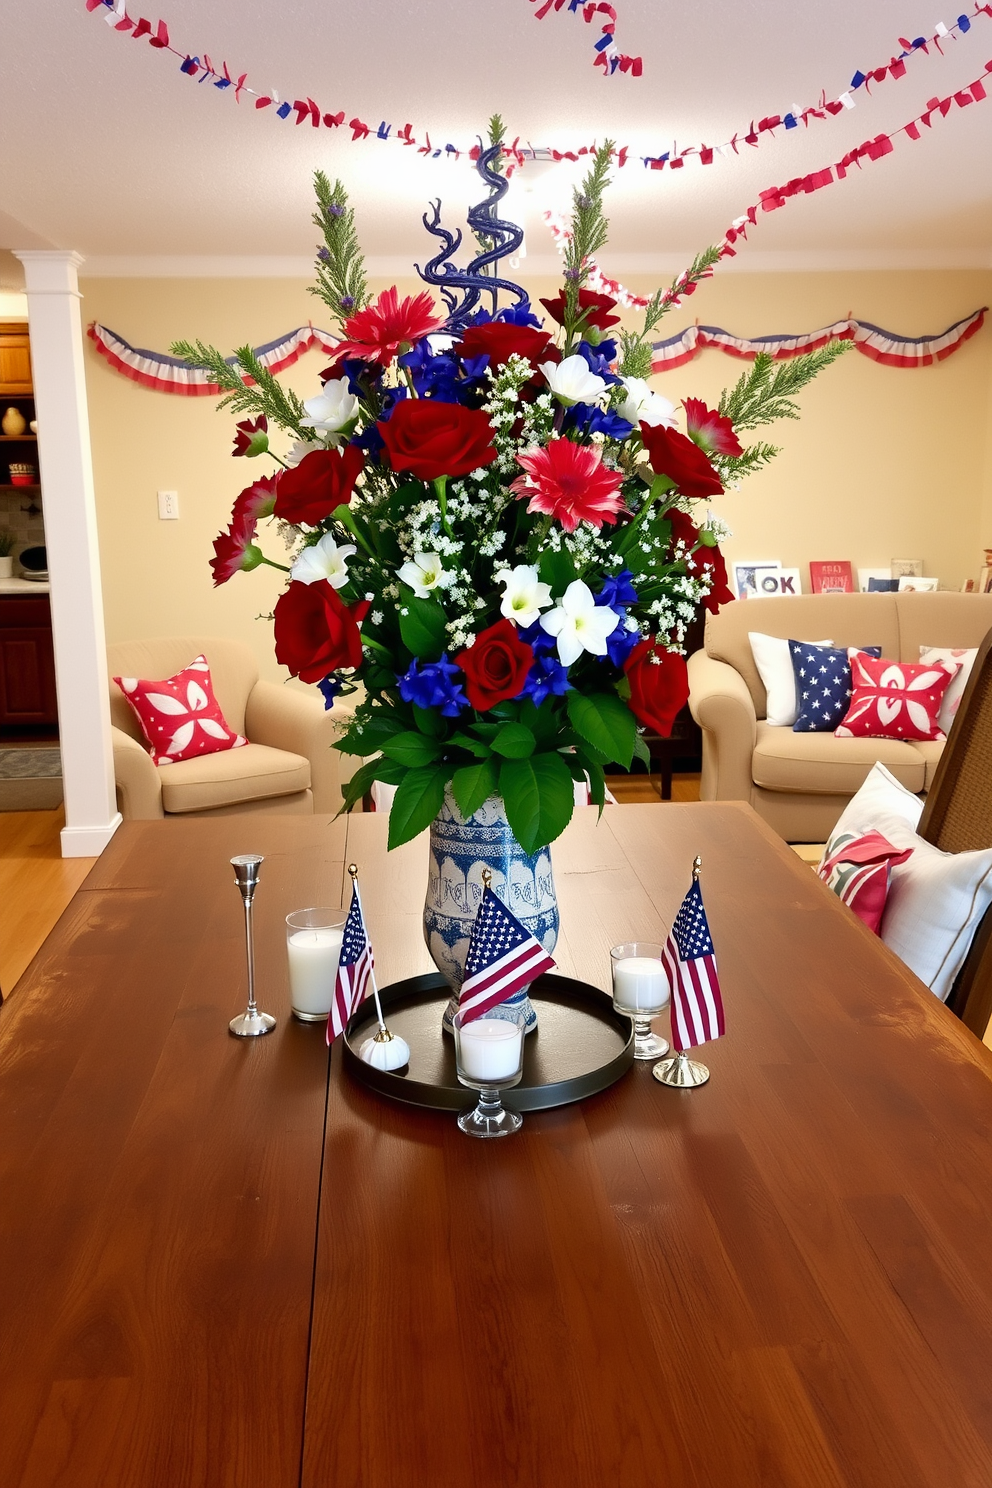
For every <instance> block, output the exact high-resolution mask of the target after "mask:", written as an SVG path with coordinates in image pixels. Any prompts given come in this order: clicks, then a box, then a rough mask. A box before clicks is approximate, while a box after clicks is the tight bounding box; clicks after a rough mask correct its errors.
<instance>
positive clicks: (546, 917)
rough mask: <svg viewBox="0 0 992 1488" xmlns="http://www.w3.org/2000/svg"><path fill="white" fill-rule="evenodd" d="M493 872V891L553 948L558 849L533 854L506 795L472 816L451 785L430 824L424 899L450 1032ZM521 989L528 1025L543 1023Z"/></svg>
mask: <svg viewBox="0 0 992 1488" xmlns="http://www.w3.org/2000/svg"><path fill="white" fill-rule="evenodd" d="M485 868H488V869H489V871H490V873H491V874H492V876H493V879H492V888H493V892H494V893H495V894H497V895H498V896H499V898H500V899H502V901H503V903H504V904H505V905H506V907H507V909H508V910H509V911H510V913H511V914H512V915H514V916H515V917H516V918H517V919H518V920H519V921H520V923H521V925H523V926H524V928H525V929H526V930H529V931H530V932H531V934H532V935H534V936H535V937H536V939H537V940H539V941H540V942H541V944H542V945H543V947H544V949H545V950H546V951H547V952H548V953H549V955H550V953H551V952H552V951H553V950H554V948H555V945H556V943H557V940H558V900H557V898H556V897H555V881H554V877H553V876H552V872H551V850H550V848H547V847H542V848H541V849H540V851H539V852H536V853H526V852H524V850H523V848H522V847H521V846H520V843H519V842H518V841H517V839H516V838H515V837H514V835H513V833H512V832H511V830H510V824H509V822H508V821H507V819H506V812H505V811H504V809H503V801H502V797H500V796H490V797H489V799H488V801H485V802H483V804H482V805H481V806H480V807H479V809H478V811H476V812H475V814H474V815H473V816H470V817H468V818H467V819H466V818H465V817H464V816H462V814H461V812H460V811H459V809H458V807H457V805H456V804H455V799H454V797H453V795H452V794H451V787H450V786H449V787H448V788H447V790H446V791H445V795H444V805H443V806H442V808H441V810H440V812H439V813H438V815H437V817H436V818H435V820H434V823H433V825H432V827H431V855H430V866H429V868H428V875H427V900H426V902H425V904H424V940H425V941H426V942H427V949H428V950H429V951H430V953H431V957H432V959H433V961H434V964H435V966H436V967H437V969H438V971H439V972H440V973H441V975H442V976H443V977H444V979H445V981H446V982H447V983H448V986H449V987H450V988H451V991H452V997H451V1000H450V1001H449V1003H448V1006H447V1008H446V1009H445V1012H444V1018H443V1022H442V1026H443V1027H444V1029H445V1030H446V1031H447V1032H448V1033H450V1032H451V1019H452V1018H453V1016H454V1014H455V1013H456V1012H457V1011H458V991H459V989H460V987H461V984H462V977H463V976H464V974H465V958H466V956H467V955H468V946H469V940H470V939H471V935H472V926H473V925H474V924H475V916H476V913H477V911H478V908H479V904H480V902H481V900H482V873H483V869H485ZM528 991H529V989H528V988H527V987H524V988H522V989H521V990H520V991H519V992H517V993H516V994H515V995H514V996H513V997H512V998H508V999H507V1001H508V1002H512V1003H518V1002H521V1001H523V1002H525V1003H526V1006H527V1024H526V1028H527V1032H528V1033H532V1032H533V1031H534V1029H535V1028H536V1027H537V1014H536V1013H535V1011H534V1009H533V1007H532V1006H531V1004H530V999H529V997H528V996H527V993H528Z"/></svg>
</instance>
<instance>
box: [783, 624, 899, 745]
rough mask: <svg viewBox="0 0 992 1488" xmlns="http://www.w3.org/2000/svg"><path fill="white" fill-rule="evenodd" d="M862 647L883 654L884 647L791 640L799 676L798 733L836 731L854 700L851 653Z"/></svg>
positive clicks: (871, 653)
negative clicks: (816, 643) (810, 644)
mask: <svg viewBox="0 0 992 1488" xmlns="http://www.w3.org/2000/svg"><path fill="white" fill-rule="evenodd" d="M858 650H861V651H866V652H867V653H868V655H869V656H881V654H882V648H881V646H860V647H858V646H851V647H844V648H842V649H836V650H835V649H834V647H832V646H809V645H807V644H806V643H805V642H803V641H790V642H789V655H790V656H791V657H792V670H793V673H794V674H795V678H796V704H797V708H796V721H795V723H794V724H793V725H792V732H793V733H794V734H832V733H833V731H834V729H835V728H836V727H837V725H838V724H839V723H841V722H843V719H844V716H845V714H846V713H847V710H848V708H849V706H850V703H851V660H850V658H851V656H853V655H854V654H855V653H856V652H857V651H858Z"/></svg>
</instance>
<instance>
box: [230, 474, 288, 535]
mask: <svg viewBox="0 0 992 1488" xmlns="http://www.w3.org/2000/svg"><path fill="white" fill-rule="evenodd" d="M281 475H282V471H281V470H277V471H276V473H275V475H263V476H261V477H260V479H259V480H257V481H254V482H253V483H252V484H251V485H250V486H246V487H245V489H244V490H243V491H242V492H241V495H240V496H239V497H238V499H237V501H236V502H235V503H234V510H233V512H232V513H231V524H232V526H233V525H234V523H235V522H237V521H238V519H239V518H240V517H250V518H251V520H252V521H253V522H259V521H261V520H262V518H263V517H271V515H272V509H273V507H274V506H275V504H276V488H277V486H278V485H279V477H280V476H281Z"/></svg>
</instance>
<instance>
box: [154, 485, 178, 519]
mask: <svg viewBox="0 0 992 1488" xmlns="http://www.w3.org/2000/svg"><path fill="white" fill-rule="evenodd" d="M158 516H159V521H160V522H178V520H179V492H178V491H159V493H158Z"/></svg>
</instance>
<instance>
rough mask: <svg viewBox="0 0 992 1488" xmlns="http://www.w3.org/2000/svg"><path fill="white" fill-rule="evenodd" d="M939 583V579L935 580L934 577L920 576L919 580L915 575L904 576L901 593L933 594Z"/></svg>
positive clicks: (900, 584)
mask: <svg viewBox="0 0 992 1488" xmlns="http://www.w3.org/2000/svg"><path fill="white" fill-rule="evenodd" d="M939 583H940V580H939V579H935V578H932V577H928V578H923V576H922V575H920V576H919V577H918V578H917V577H916V576H914V575H913V574H903V575H902V577H901V578H900V580H899V593H900V594H914V593H915V594H933V593H934V592H935V591H936V589H937V586H938V584H939Z"/></svg>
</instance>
